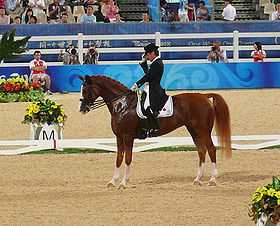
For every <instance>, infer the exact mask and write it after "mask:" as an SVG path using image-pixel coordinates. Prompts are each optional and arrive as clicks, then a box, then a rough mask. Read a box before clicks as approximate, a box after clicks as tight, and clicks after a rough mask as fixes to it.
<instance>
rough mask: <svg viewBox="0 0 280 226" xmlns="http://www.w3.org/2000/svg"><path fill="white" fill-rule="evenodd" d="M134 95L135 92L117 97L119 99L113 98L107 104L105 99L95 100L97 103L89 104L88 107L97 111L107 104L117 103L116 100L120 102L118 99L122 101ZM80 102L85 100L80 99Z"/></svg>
mask: <svg viewBox="0 0 280 226" xmlns="http://www.w3.org/2000/svg"><path fill="white" fill-rule="evenodd" d="M132 93H134V92H128V93H125V94H122V95H119V96H117V97H115V98H113V99H112V100H109V101H107V102H106V101H105V100H104V99H102V100H95V101H94V102H93V104H91V103H89V104H88V107H89V109H90V111H93V110H95V109H98V108H100V107H103V106H104V105H106V104H107V103H112V102H114V101H116V100H118V99H120V98H122V97H124V96H129V95H130V94H132ZM80 101H83V99H80Z"/></svg>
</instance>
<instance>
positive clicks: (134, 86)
mask: <svg viewBox="0 0 280 226" xmlns="http://www.w3.org/2000/svg"><path fill="white" fill-rule="evenodd" d="M130 90H132V91H133V92H135V91H137V90H138V86H137V84H136V83H134V84H133V86H131V88H130Z"/></svg>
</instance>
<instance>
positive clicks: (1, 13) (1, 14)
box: [0, 7, 10, 24]
mask: <svg viewBox="0 0 280 226" xmlns="http://www.w3.org/2000/svg"><path fill="white" fill-rule="evenodd" d="M0 24H10V16H8V15H6V10H5V8H4V7H1V8H0Z"/></svg>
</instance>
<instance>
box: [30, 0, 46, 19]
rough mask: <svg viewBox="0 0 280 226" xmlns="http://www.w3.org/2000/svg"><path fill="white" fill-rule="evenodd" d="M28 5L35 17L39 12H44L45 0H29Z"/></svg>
mask: <svg viewBox="0 0 280 226" xmlns="http://www.w3.org/2000/svg"><path fill="white" fill-rule="evenodd" d="M28 6H29V7H30V8H31V9H32V11H33V16H36V17H37V16H38V15H39V14H41V13H45V12H44V10H45V9H46V5H45V0H29V3H28Z"/></svg>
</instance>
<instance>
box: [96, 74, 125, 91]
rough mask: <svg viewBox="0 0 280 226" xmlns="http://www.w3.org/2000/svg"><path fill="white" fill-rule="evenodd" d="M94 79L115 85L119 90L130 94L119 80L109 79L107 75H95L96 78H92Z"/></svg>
mask: <svg viewBox="0 0 280 226" xmlns="http://www.w3.org/2000/svg"><path fill="white" fill-rule="evenodd" d="M92 77H93V78H96V79H100V80H101V81H107V82H109V83H111V84H113V85H114V86H115V87H116V88H117V89H119V90H121V91H123V92H128V91H129V89H128V88H127V87H126V86H125V85H123V84H122V83H120V82H119V81H117V80H114V79H112V78H110V77H107V76H105V75H95V76H92Z"/></svg>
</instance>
